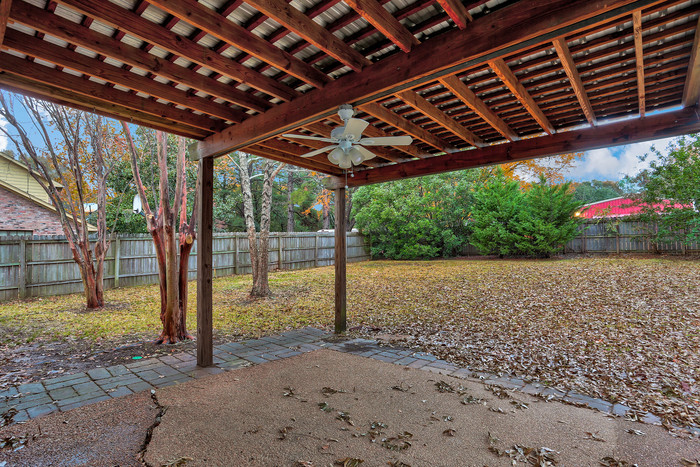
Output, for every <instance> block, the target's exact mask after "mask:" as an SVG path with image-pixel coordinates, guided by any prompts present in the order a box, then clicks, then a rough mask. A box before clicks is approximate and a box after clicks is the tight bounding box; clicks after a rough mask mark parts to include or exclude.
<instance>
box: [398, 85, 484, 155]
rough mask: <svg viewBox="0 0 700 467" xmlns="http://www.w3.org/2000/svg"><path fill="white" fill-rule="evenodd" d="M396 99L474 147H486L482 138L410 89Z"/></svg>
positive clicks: (399, 94)
mask: <svg viewBox="0 0 700 467" xmlns="http://www.w3.org/2000/svg"><path fill="white" fill-rule="evenodd" d="M396 97H398V98H399V99H401V100H403V101H404V102H405V103H407V104H408V105H410V106H411V107H413V108H414V109H416V110H417V111H419V112H421V113H422V114H423V115H426V116H427V117H428V118H430V119H431V120H433V121H434V122H436V123H437V124H438V125H440V126H442V127H444V128H447V129H448V130H449V131H451V132H452V133H454V134H455V135H457V136H458V137H459V138H462V139H463V140H465V141H467V142H468V143H469V144H471V145H472V146H476V147H481V146H484V142H483V141H482V140H481V138H479V137H478V136H476V135H475V134H474V133H472V132H471V131H469V130H468V129H466V128H465V127H464V126H462V125H460V124H459V123H457V122H456V121H455V120H454V119H453V118H451V117H450V116H448V115H447V114H446V113H445V112H443V111H442V110H440V109H438V108H437V107H435V106H434V105H433V104H431V103H430V102H428V101H427V100H426V99H425V98H424V97H423V96H421V95H420V94H418V93H417V92H415V91H412V90H410V89H409V90H406V91H402V92H400V93H398V94H396Z"/></svg>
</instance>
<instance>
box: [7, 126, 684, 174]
mask: <svg viewBox="0 0 700 467" xmlns="http://www.w3.org/2000/svg"><path fill="white" fill-rule="evenodd" d="M3 125H5V127H6V125H7V122H5V121H3V120H2V119H1V118H0V126H3ZM6 128H7V127H6ZM671 140H672V138H666V139H659V140H655V141H648V142H644V143H636V144H630V145H626V146H616V147H612V148H605V149H596V150H594V151H587V152H585V153H584V156H583V158H582V159H581V160H579V161H577V162H576V165H575V166H574V167H573V169H571V170H570V171H569V172H568V173H566V174H565V176H566V178H567V179H568V180H572V181H576V182H583V181H587V180H615V181H617V180H620V179H621V178H623V177H624V176H625V175H636V174H637V173H638V172H639V171H641V170H643V169H644V168H646V167H648V164H649V160H647V161H645V162H644V163H641V162H640V161H639V156H642V155H644V154H645V153H649V152H650V149H651V147H652V145H653V146H654V147H656V149H658V150H660V151H661V152H663V153H666V149H667V146H668V143H669V142H670V141H671ZM9 146H11V143H10V142H9V141H7V138H6V137H5V135H4V134H2V132H0V150H3V149H12V148H10V147H9Z"/></svg>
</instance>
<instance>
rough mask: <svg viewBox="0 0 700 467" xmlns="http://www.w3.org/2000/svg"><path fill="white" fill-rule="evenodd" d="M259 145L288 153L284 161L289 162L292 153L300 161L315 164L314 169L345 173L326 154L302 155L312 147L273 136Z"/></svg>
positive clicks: (310, 164)
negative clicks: (303, 156)
mask: <svg viewBox="0 0 700 467" xmlns="http://www.w3.org/2000/svg"><path fill="white" fill-rule="evenodd" d="M259 146H261V147H265V148H268V149H271V150H274V151H277V152H279V153H283V154H286V155H287V159H286V160H284V162H288V161H289V159H290V157H289V156H290V155H292V156H296V157H297V158H298V159H299V160H300V161H302V162H305V163H306V164H307V165H309V166H313V167H314V168H313V169H312V170H318V171H320V172H326V173H328V172H329V171H330V172H335V173H343V171H342V170H341V169H340V168H339V167H338V166H337V165H333V164H331V163H330V162H329V161H328V157H327V155H326V154H319V155H316V156H312V157H306V158H302V157H300V156H301V155H302V154H306V153H307V152H309V151H311V149H309V148H304V147H301V146H299V145H298V144H292V143H290V142H288V141H283V140H280V139H276V138H271V139H268V140H267V141H261V142H260V144H259Z"/></svg>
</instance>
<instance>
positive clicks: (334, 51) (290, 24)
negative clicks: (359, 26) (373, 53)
mask: <svg viewBox="0 0 700 467" xmlns="http://www.w3.org/2000/svg"><path fill="white" fill-rule="evenodd" d="M246 3H247V4H249V5H250V6H252V7H255V8H257V9H258V10H259V11H260V12H262V13H264V14H265V15H267V16H269V17H270V18H272V19H274V20H275V21H277V22H278V23H280V24H281V25H282V26H284V27H285V28H287V29H289V30H290V31H292V32H293V33H295V34H297V35H298V36H299V37H302V38H303V39H304V40H306V41H307V42H309V43H310V44H313V45H315V46H316V47H318V48H319V49H321V50H323V51H324V52H326V53H327V54H328V55H330V56H331V57H333V58H335V59H336V60H338V61H339V62H341V63H344V64H345V65H347V66H349V67H350V68H352V69H353V70H355V71H361V70H362V69H363V68H364V67H366V66H367V65H371V64H372V62H370V61H369V60H368V59H367V58H365V57H364V56H363V55H362V54H360V53H359V52H358V51H356V50H355V49H353V48H352V47H350V46H349V45H347V44H346V43H345V42H343V41H342V40H340V39H338V38H337V37H336V36H334V35H333V34H332V33H331V32H329V31H326V29H325V28H323V27H322V26H321V25H319V24H318V23H316V22H315V21H314V20H312V19H311V18H309V17H308V16H306V15H305V14H304V13H302V12H301V11H299V10H297V9H296V8H295V7H293V6H292V5H290V4H288V3H287V2H283V1H276V0H246Z"/></svg>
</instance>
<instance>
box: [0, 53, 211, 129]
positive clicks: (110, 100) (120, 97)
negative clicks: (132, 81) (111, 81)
mask: <svg viewBox="0 0 700 467" xmlns="http://www.w3.org/2000/svg"><path fill="white" fill-rule="evenodd" d="M0 71H4V72H8V73H12V74H13V75H16V76H22V77H26V78H27V79H29V80H31V81H32V82H34V81H36V82H38V83H42V84H43V85H46V86H56V87H58V88H60V89H63V90H64V91H71V90H74V91H76V92H77V94H78V95H82V96H84V97H86V98H89V99H90V101H91V102H94V101H95V100H100V101H103V102H104V103H105V104H110V106H111V107H117V106H120V107H124V111H121V112H120V115H122V116H125V115H128V112H129V109H130V110H133V111H138V112H140V113H147V114H150V115H152V116H153V117H154V119H155V118H163V119H166V120H168V121H171V122H176V121H182V122H185V121H186V122H188V124H189V125H190V126H193V127H197V128H200V129H202V130H205V132H207V133H212V132H216V131H221V130H222V129H223V128H224V122H223V121H221V120H214V119H211V118H209V117H206V116H204V115H197V114H193V113H191V112H188V111H186V110H180V109H178V108H177V107H173V106H169V105H165V104H161V103H159V102H156V101H153V100H150V99H145V98H143V97H139V96H137V95H134V94H131V93H128V92H124V91H119V90H117V89H114V88H111V87H107V86H103V85H101V84H99V83H96V82H94V81H90V80H86V79H83V78H80V77H78V76H75V75H71V74H68V73H63V72H60V71H58V70H56V69H52V68H49V67H47V66H44V65H39V64H38V63H35V62H31V61H29V60H26V59H22V58H19V57H17V56H14V55H10V54H8V53H0Z"/></svg>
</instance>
